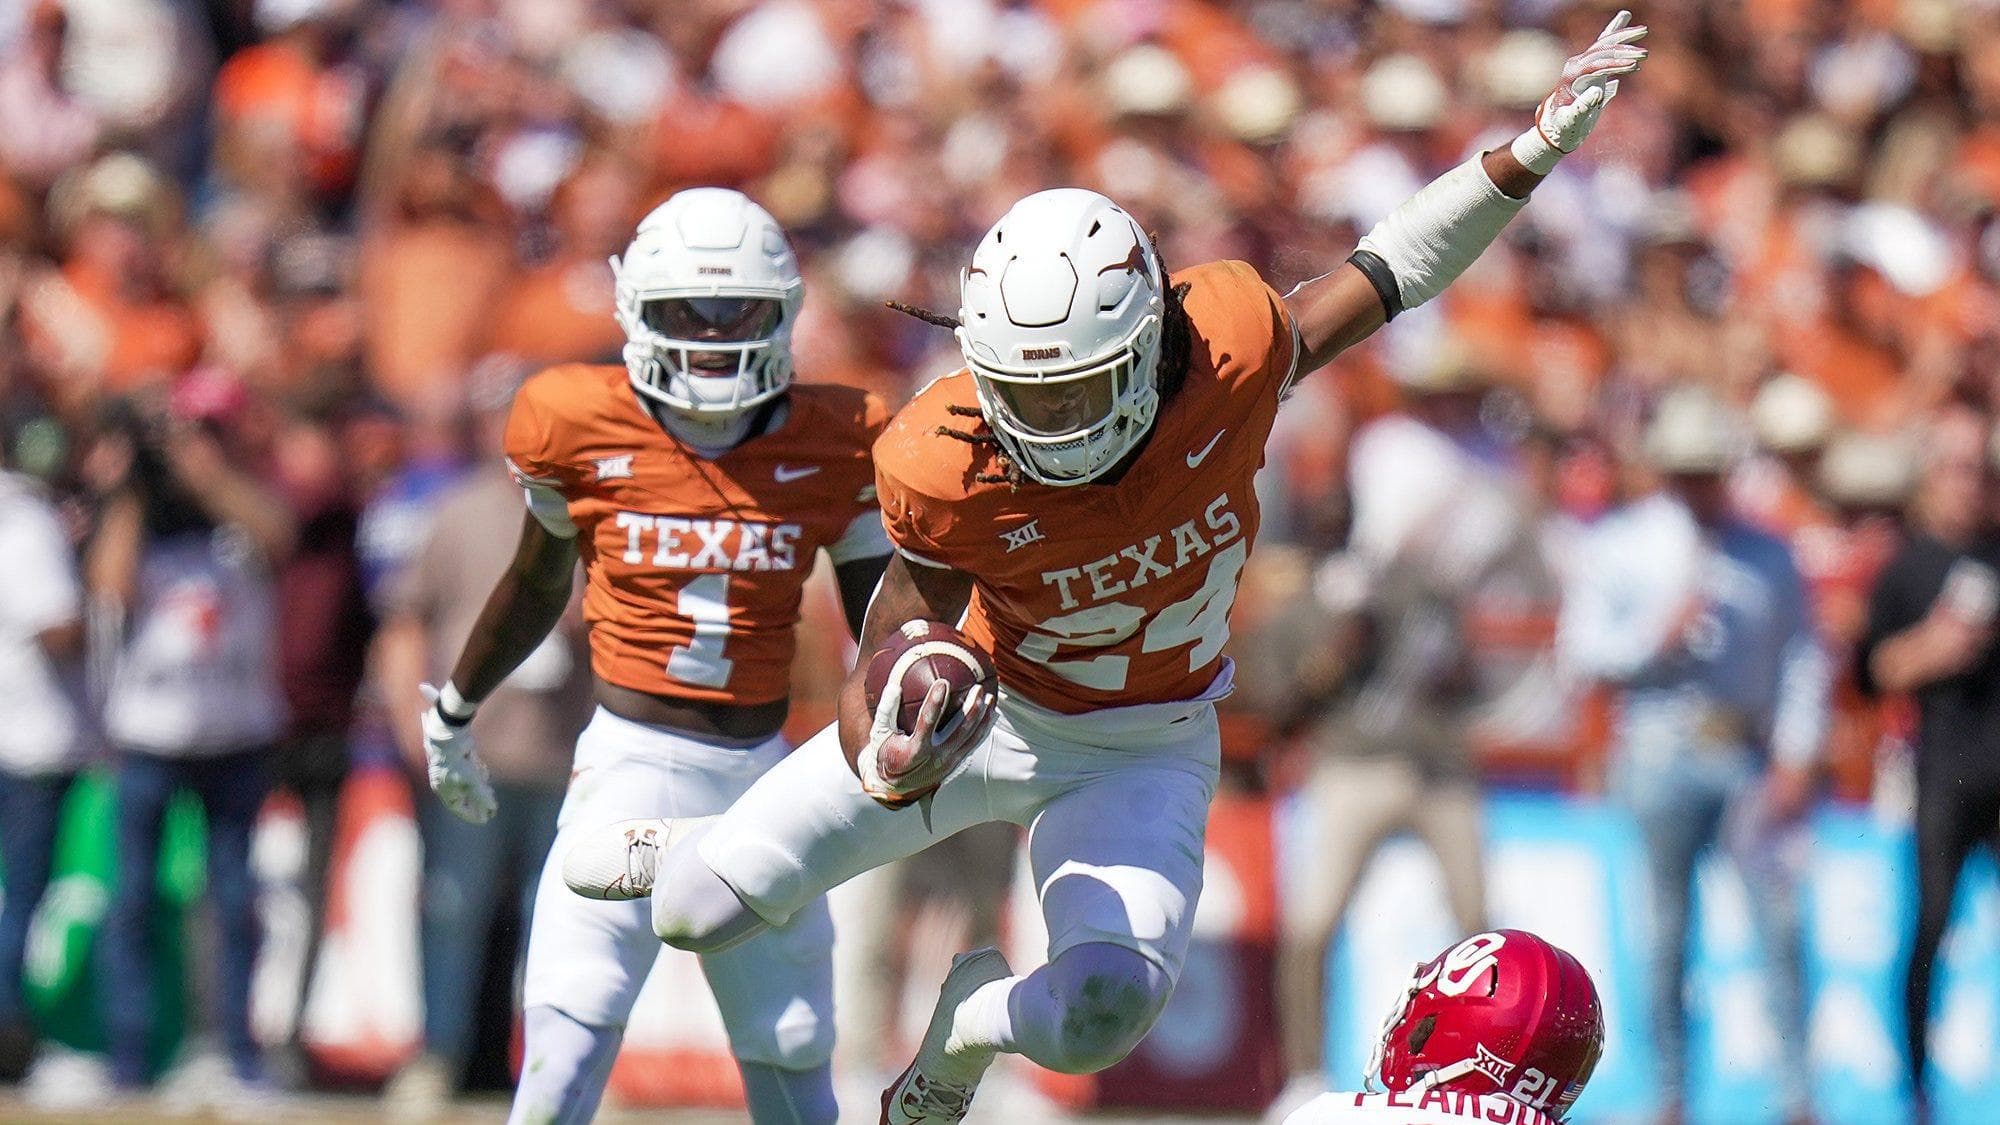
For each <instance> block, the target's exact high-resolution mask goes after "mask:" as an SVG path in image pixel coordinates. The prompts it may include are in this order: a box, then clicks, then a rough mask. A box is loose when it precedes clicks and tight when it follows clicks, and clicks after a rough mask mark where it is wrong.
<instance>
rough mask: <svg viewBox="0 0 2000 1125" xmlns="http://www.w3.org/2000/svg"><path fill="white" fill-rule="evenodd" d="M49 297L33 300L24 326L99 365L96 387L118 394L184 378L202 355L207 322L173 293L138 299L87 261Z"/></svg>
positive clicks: (50, 345)
mask: <svg viewBox="0 0 2000 1125" xmlns="http://www.w3.org/2000/svg"><path fill="white" fill-rule="evenodd" d="M50 292H51V293H52V294H59V296H49V297H43V298H38V299H36V300H34V301H31V302H28V303H27V305H28V308H27V311H26V315H24V316H23V317H22V330H23V331H24V332H26V333H28V334H29V335H30V336H31V337H33V338H35V339H36V340H37V341H38V342H40V343H41V344H42V345H43V346H44V347H45V348H47V349H48V350H50V351H52V352H55V353H57V354H59V355H63V356H67V357H70V358H71V360H72V361H75V362H82V363H87V364H90V365H91V366H92V367H94V369H95V371H96V374H97V375H98V377H99V379H100V382H99V383H98V384H97V386H96V388H95V389H100V390H103V391H106V392H109V393H113V394H117V393H122V392H124V391H129V390H131V389H133V388H134V387H137V386H139V385H140V384H142V383H147V382H164V381H168V380H172V379H174V378H176V377H178V376H179V375H180V374H181V373H182V372H184V371H186V370H187V369H188V368H189V367H191V366H193V365H194V362H195V360H197V359H198V358H200V356H201V327H200V324H199V323H198V322H197V321H196V319H195V316H194V313H193V312H192V311H190V310H189V309H188V307H187V306H186V305H183V304H181V303H180V302H179V301H177V300H174V299H172V298H170V297H156V298H152V299H149V300H139V301H134V300H131V299H129V298H128V297H126V296H125V295H124V294H123V293H121V292H119V282H118V281H117V279H115V278H109V277H105V276H102V275H100V274H99V273H97V272H96V271H94V270H91V269H89V268H87V267H85V266H83V265H82V264H80V263H71V264H70V265H68V266H66V267H64V269H63V271H62V279H61V283H60V284H59V285H57V286H55V287H54V288H53V289H52V290H50Z"/></svg>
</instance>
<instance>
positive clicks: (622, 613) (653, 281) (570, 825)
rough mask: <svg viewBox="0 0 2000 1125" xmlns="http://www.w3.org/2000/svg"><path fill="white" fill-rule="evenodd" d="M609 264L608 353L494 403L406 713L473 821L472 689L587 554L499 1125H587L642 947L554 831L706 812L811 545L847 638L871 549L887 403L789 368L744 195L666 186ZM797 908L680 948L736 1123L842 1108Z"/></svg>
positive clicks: (796, 299) (757, 726)
mask: <svg viewBox="0 0 2000 1125" xmlns="http://www.w3.org/2000/svg"><path fill="white" fill-rule="evenodd" d="M612 268H613V271H614V273H615V274H616V278H617V282H616V290H615V291H616V300H617V310H616V311H617V316H618V320H619V322H620V324H621V325H623V327H624V329H625V332H626V335H627V337H628V343H627V344H626V346H625V365H624V366H623V367H618V366H586V365H570V366H563V367H556V368H552V369H550V370H548V371H544V372H542V373H541V374H539V375H537V376H535V377H534V378H533V379H531V380H529V381H528V383H527V384H526V385H525V386H523V387H522V389H521V392H520V394H519V395H518V396H517V397H516V398H515V400H514V406H513V411H512V413H511V415H510V416H509V418H508V425H507V437H506V447H507V456H508V461H509V463H510V465H511V466H512V468H513V470H514V473H515V475H516V477H517V478H518V479H519V480H520V482H521V484H522V485H523V487H524V488H525V489H526V491H527V500H528V509H529V511H528V514H527V515H526V516H525V517H524V519H523V521H522V526H521V541H520V546H519V548H518V550H517V552H516V555H515V560H514V563H513V565H512V567H511V569H510V570H509V572H508V573H507V574H506V575H505V576H504V577H503V578H502V579H501V581H500V582H499V584H498V585H497V586H496V588H495V589H494V591H493V593H492V595H491V597H490V598H489V600H488V601H487V604H486V607H485V609H484V611H483V612H482V614H481V616H480V618H479V621H478V624H477V625H476V626H475V627H474V629H473V632H472V635H471V637H470V638H469V639H468V640H467V642H466V645H465V649H464V651H463V652H462V653H461V655H460V657H459V660H458V664H457V666H456V667H455V668H454V669H453V670H452V674H451V679H450V681H449V682H447V683H446V684H445V685H444V688H443V689H442V690H441V691H438V692H433V693H431V696H432V706H431V707H430V708H429V709H428V710H427V711H426V712H425V713H424V716H423V725H424V735H425V745H426V750H427V752H428V754H429V757H430V776H431V786H432V788H433V789H435V790H436V791H437V794H438V797H439V798H440V799H441V800H442V801H443V802H444V803H445V804H446V805H447V806H449V807H450V808H451V809H452V811H453V812H456V813H458V814H459V815H460V816H463V817H465V818H466V819H469V820H475V821H483V820H485V819H486V817H488V816H490V815H491V814H492V802H493V796H492V790H491V788H490V787H489V786H488V785H487V784H486V780H485V773H484V771H483V770H482V769H481V768H480V766H479V762H478V759H477V758H476V757H474V756H473V753H472V747H471V742H470V734H471V730H473V729H476V724H474V723H473V716H474V711H475V709H476V704H477V701H478V700H480V699H483V698H484V697H485V696H486V694H487V693H488V692H490V691H492V689H493V688H494V687H496V686H498V685H499V683H500V682H501V681H502V680H503V679H505V678H506V677H507V675H508V674H509V673H511V672H512V671H513V670H514V668H515V667H516V666H517V665H519V664H520V663H521V661H522V659H523V658H524V657H526V656H527V655H528V653H529V652H530V651H531V650H532V649H534V648H535V646H536V645H537V644H538V643H539V642H540V641H541V639H542V637H543V636H544V635H545V634H546V633H547V632H548V631H549V629H550V627H551V626H553V625H554V624H555V622H556V620H557V618H558V617H559V616H560V615H561V613H562V612H563V608H564V606H565V604H566V603H567V602H568V600H569V596H570V585H571V580H572V578H571V576H572V574H573V572H574V571H575V568H576V564H577V561H578V560H579V559H581V560H582V562H583V567H584V573H585V576H586V585H585V592H584V616H585V618H586V619H587V620H588V621H589V624H590V647H591V663H592V671H593V672H594V674H595V678H596V681H597V688H596V690H597V699H598V703H599V708H598V711H597V714H596V716H595V717H594V718H593V719H592V720H591V723H590V725H589V727H588V728H587V729H586V730H585V731H584V732H583V734H582V736H581V737H580V738H579V739H578V741H577V746H576V760H575V769H574V772H573V773H572V774H571V775H570V785H569V792H568V794H567V795H566V796H565V798H564V802H563V806H562V812H561V814H560V816H559V818H558V822H557V834H556V840H555V846H554V848H553V850H552V851H551V854H550V861H549V864H548V866H547V868H546V869H545V870H544V872H543V876H542V884H541V887H540V889H539V892H538V893H537V895H536V900H535V908H534V918H533V921H532V922H531V925H530V930H529V937H528V956H527V972H526V977H525V981H524V983H523V1004H524V1006H525V1008H526V1019H525V1025H526V1051H525V1057H524V1058H523V1060H522V1068H521V1083H520V1088H519V1090H518V1091H517V1092H516V1094H515V1099H514V1109H513V1115H512V1117H511V1120H512V1121H514V1122H517V1123H520V1122H537V1123H539V1122H583V1121H588V1120H590V1118H591V1117H592V1116H593V1115H594V1113H595V1111H596V1107H597V1103H598V1098H599V1096H600V1095H601V1094H602V1093H603V1089H604V1083H605V1079H606V1076H607V1074H608V1072H609V1070H610V1068H611V1063H612V1060H613V1058H614V1057H615V1055H616V1054H617V1050H618V1044H619V1040H620V1038H621V1037H622V1034H623V1029H624V1026H625V1021H626V1017H627V1016H628V1014H629V1013H630V1012H631V1009H632V1004H633V1001H634V999H635V998H636V996H637V994H638V991H639V987H640V985H641V984H642V983H644V981H645V978H646V974H647V971H648V970H649V969H650V968H651V966H652V964H653V962H654V960H655V959H656V958H657V956H658V954H659V951H660V946H659V942H658V940H657V939H656V938H655V937H654V936H653V928H652V925H651V924H650V922H649V920H648V918H647V913H646V908H645V905H644V904H642V903H634V902H587V901H585V900H583V899H579V898H576V897H574V896H572V895H569V894H566V893H564V892H563V890H562V889H561V887H560V885H559V880H560V879H561V867H560V857H561V856H562V855H563V854H564V853H565V851H567V849H568V845H569V842H570V841H571V840H573V839H574V838H575V836H576V833H578V832H579V831H588V830H590V829H593V828H596V827H598V826H600V825H602V824H604V823H605V822H607V821H613V820H620V819H625V818H633V817H658V816H670V817H671V816H699V815H702V814H708V813H717V812H721V811H722V810H723V809H724V808H726V807H727V806H728V805H729V803H730V802H731V801H732V800H734V799H735V798H736V797H737V796H738V795H740V794H741V793H742V792H743V791H744V790H746V789H748V788H749V786H750V784H751V783H752V782H754V781H755V780H756V779H757V778H758V777H760V776H761V775H763V773H764V772H765V771H767V770H769V769H770V768H771V767H772V766H773V765H775V764H776V763H777V762H778V761H780V760H781V759H782V758H784V756H785V754H786V753H787V751H788V750H789V747H788V746H787V745H786V743H785V741H784V738H783V737H782V736H781V735H780V734H779V728H780V726H781V725H782V724H783V723H784V720H785V713H786V696H787V693H788V690H789V684H790V674H791V664H792V654H793V647H794V628H795V626H796V625H797V624H798V620H799V604H800V596H801V591H802V589H803V587H804V584H805V581H806V578H807V576H808V575H809V574H810V573H811V571H812V566H813V561H814V558H815V554H816V552H819V551H825V552H826V553H827V555H828V557H829V558H830V559H831V561H832V562H833V564H834V569H835V574H836V576H837V578H838V581H839V586H840V593H841V598H842V601H843V602H844V603H845V608H846V610H847V616H848V619H849V621H850V623H851V624H852V625H854V626H855V627H857V628H858V626H859V623H860V619H861V615H862V612H863V610H864V609H865V607H866V605H867V601H868V596H869V594H870V592H871V591H873V589H874V588H875V585H876V582H877V580H878V579H879V577H880V576H881V573H882V568H883V565H884V563H885V562H886V560H887V558H888V555H889V543H888V540H887V539H886V538H885V536H884V534H883V528H882V520H881V515H880V512H879V510H878V509H877V507H876V503H875V486H874V471H873V469H872V467H871V465H870V459H869V448H870V446H871V445H872V443H873V442H874V440H875V439H876V437H877V436H878V435H879V434H880V432H881V430H882V427H883V425H884V424H885V423H886V422H887V420H888V411H887V409H886V408H885V407H884V406H883V405H882V403H881V402H880V401H878V400H876V399H875V398H874V397H873V396H871V395H867V394H864V393H863V392H861V391H857V390H852V389H850V388H846V387H833V386H793V385H792V367H791V356H790V352H789V348H788V343H789V339H790V335H791V330H792V325H793V323H794V321H795V319H796V317H797V315H798V310H799V303H800V296H801V291H802V284H801V282H800V279H799V272H798V265H797V263H796V262H795V261H794V259H793V257H792V251H791V248H790V246H789V245H787V243H786V241H785V236H784V233H783V232H782V231H780V230H779V229H778V225H777V223H776V222H774V221H773V220H772V218H771V216H770V215H769V214H767V213H766V212H765V211H764V209H763V208H761V207H759V206H757V205H756V204H755V203H752V202H751V201H750V200H749V199H748V198H746V197H744V196H743V195H742V194H740V193H738V192H734V191H725V190H721V189H716V188H697V189H694V190H690V191H685V192H682V193H680V194H678V195H676V196H674V197H673V198H672V199H669V200H668V201H667V202H666V203H664V204H662V205H661V206H660V207H659V208H657V209H656V210H654V211H653V213H652V214H650V215H648V216H647V217H646V218H645V220H644V221H642V222H641V223H640V224H639V229H638V233H637V235H636V237H635V238H634V239H633V241H632V244H631V246H630V247H629V248H628V249H627V250H626V252H625V254H624V256H623V258H622V259H614V260H613V262H612ZM793 905H794V906H798V907H802V909H799V910H798V911H797V912H796V913H791V914H788V915H787V918H786V920H785V921H784V923H783V924H782V925H779V926H776V927H774V928H773V929H772V930H771V931H769V932H768V933H765V934H763V935H762V936H760V937H758V938H757V939H756V940H755V941H751V942H747V943H745V944H744V945H742V946H741V947H740V948H736V949H731V950H729V951H726V952H722V951H718V952H715V953H712V954H709V955H707V956H705V957H704V958H703V962H702V968H703V970H704V971H705V973H706V974H707V977H708V981H709V986H710V988H711V989H712V990H713V991H714V993H715V998H716V1002H717V1005H718V1007H720V1009H721V1011H722V1018H723V1023H724V1025H725V1027H726V1028H727V1030H728V1033H729V1040H730V1046H731V1049H732V1050H733V1052H734V1053H735V1055H736V1059H737V1063H738V1067H739V1069H740V1070H741V1071H742V1074H743V1080H744V1087H745V1090H746V1092H747V1096H748V1100H749V1105H750V1113H751V1118H752V1120H753V1121H755V1122H756V1123H757V1125H821V1123H824V1122H830V1121H832V1120H834V1117H835V1115H836V1107H835V1105H834V1100H833V1084H832V1079H831V1075H830V1071H829V1066H828V1060H829V1056H830V1054H831V1050H832V1038H833V1025H832V1013H831V1010H830V1009H831V1006H832V967H831V958H830V947H831V944H832V925H831V922H830V921H829V919H828V917H827V913H826V907H825V904H824V903H823V902H818V901H815V902H812V903H804V902H801V903H796V904H793Z"/></svg>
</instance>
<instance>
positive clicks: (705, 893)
mask: <svg viewBox="0 0 2000 1125" xmlns="http://www.w3.org/2000/svg"><path fill="white" fill-rule="evenodd" d="M664 864H665V866H664V868H663V869H662V870H661V872H660V875H659V878H658V879H657V880H655V882H654V884H653V900H652V911H653V936H655V937H657V938H659V939H660V940H661V941H663V942H666V943H667V944H668V945H671V946H673V947H674V948H675V949H685V950H687V951H688V952H689V953H720V952H722V951H723V950H725V949H729V948H731V947H732V946H735V945H739V944H741V943H742V942H744V941H746V940H748V939H749V938H751V937H754V936H756V934H757V933H759V932H760V931H762V930H763V929H765V928H766V924H765V922H764V920H763V919H762V918H759V917H757V915H756V914H755V913H753V912H752V911H751V909H750V908H749V907H747V906H745V905H743V900H741V899H739V898H737V897H736V892H735V891H733V890H731V889H730V887H729V884H728V883H725V882H723V881H722V876H720V875H717V874H716V873H715V872H714V871H712V870H710V869H709V866H708V864H706V863H704V862H702V860H701V857H700V856H698V855H696V854H694V849H693V848H688V847H681V848H675V849H674V850H673V851H671V852H669V853H668V854H667V858H666V860H665V861H664Z"/></svg>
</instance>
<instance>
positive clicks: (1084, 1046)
mask: <svg viewBox="0 0 2000 1125" xmlns="http://www.w3.org/2000/svg"><path fill="white" fill-rule="evenodd" d="M1048 969H1049V970H1052V971H1053V972H1052V973H1051V978H1052V979H1051V980H1050V981H1049V986H1050V988H1051V991H1052V993H1053V995H1054V997H1055V1000H1056V1002H1057V1004H1058V1006H1059V1008H1060V1014H1059V1019H1058V1022H1057V1028H1056V1034H1055V1036H1054V1042H1053V1043H1051V1044H1049V1045H1048V1049H1047V1050H1045V1051H1044V1052H1040V1053H1044V1054H1046V1055H1047V1057H1046V1058H1037V1059H1035V1060H1034V1061H1035V1062H1037V1063H1040V1064H1041V1065H1042V1066H1044V1067H1046V1068H1048V1069H1050V1070H1054V1071H1059V1072H1061V1073H1064V1074H1094V1073H1096V1072H1098V1071H1100V1070H1104V1069H1105V1068H1107V1067H1110V1066H1112V1065H1114V1064H1116V1063H1117V1062H1118V1061H1119V1060H1121V1059H1123V1058H1124V1057H1125V1056H1126V1055H1129V1054H1131V1053H1132V1049H1133V1048H1134V1047H1137V1046H1138V1045H1139V1041H1140V1040H1141V1039H1144V1038H1145V1037H1146V1033H1147V1032H1148V1031H1151V1030H1152V1028H1153V1023H1154V1021H1156V1020H1158V1019H1159V1018H1160V1012H1161V1010H1162V1009H1164V1008H1165V1007H1166V1005H1167V999H1168V997H1170V996H1172V995H1173V990H1174V985H1173V981H1172V980H1171V979H1170V978H1169V977H1168V976H1167V974H1166V972H1165V971H1164V970H1162V969H1161V968H1160V967H1159V966H1158V965H1155V964H1154V963H1153V962H1152V961H1150V960H1148V959H1146V958H1145V957H1143V956H1141V955H1140V954H1138V953H1135V952H1133V951H1132V950H1129V949H1126V948H1124V947H1122V946H1115V945H1107V944H1100V943H1093V944H1090V945H1081V946H1077V947H1075V948H1072V949H1070V950H1068V951H1066V952H1064V953H1063V955H1062V956H1060V957H1058V958H1056V960H1055V961H1053V962H1051V963H1050V964H1049V966H1048Z"/></svg>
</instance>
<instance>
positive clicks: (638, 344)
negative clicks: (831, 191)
mask: <svg viewBox="0 0 2000 1125" xmlns="http://www.w3.org/2000/svg"><path fill="white" fill-rule="evenodd" d="M611 275H612V278H613V282H614V286H615V301H616V308H617V317H618V325H619V327H621V328H623V329H624V330H625V369H626V370H627V371H628V372H630V374H631V376H632V385H633V386H634V387H635V388H637V389H638V391H639V393H640V394H642V395H644V396H646V397H647V398H649V399H651V400H653V401H655V402H658V403H660V404H662V405H664V406H666V407H668V408H669V409H672V410H675V411H678V412H680V413H683V414H687V415H692V416H694V417H696V418H699V419H705V420H710V421H715V420H720V419H724V418H728V417H731V416H734V415H740V414H742V413H743V412H745V411H747V410H750V409H751V408H753V407H756V406H757V405H759V404H761V403H765V402H769V401H770V400H771V399H774V398H776V397H777V396H779V395H781V394H783V393H784V392H785V389H786V388H787V387H789V386H791V385H792V352H791V339H792V326H793V325H794V324H795V323H796V322H797V320H798V313H799V305H800V303H801V301H802V300H803V298H804V294H805V283H804V281H803V280H802V279H801V278H800V277H799V263H798V259H797V258H795V257H793V256H792V247H791V244H790V243H788V242H786V241H785V232H784V231H783V230H781V229H779V227H778V222H777V220H776V219H773V218H772V217H771V214H770V212H768V211H766V210H764V209H763V208H762V207H759V206H758V205H757V204H756V203H754V202H752V201H751V199H750V197H748V196H746V195H744V194H743V193H742V192H740V191H731V190H729V189H727V188H690V189H688V190H687V191H683V192H680V193H678V194H676V195H674V196H673V198H671V199H669V200H667V201H666V202H665V203H662V204H660V205H659V206H658V207H655V208H654V209H653V211H652V213H651V214H649V215H647V216H646V217H645V218H644V219H643V220H641V221H640V223H639V231H638V234H637V235H635V236H634V237H633V239H632V244H631V245H630V246H627V247H626V248H625V253H624V255H623V257H617V258H612V259H611Z"/></svg>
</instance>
